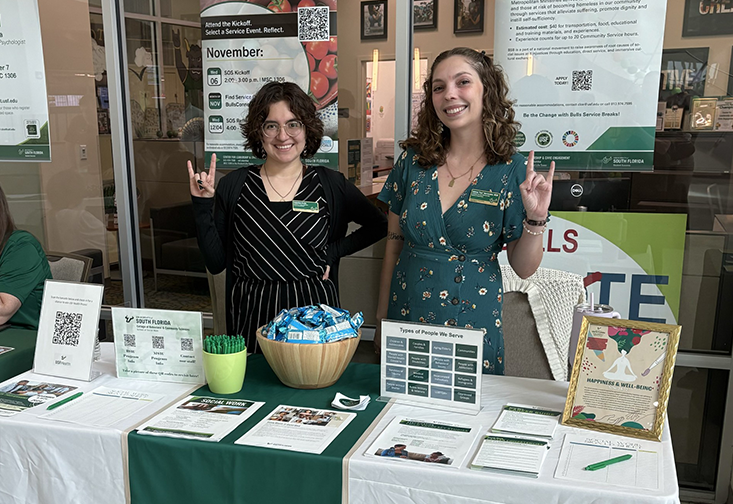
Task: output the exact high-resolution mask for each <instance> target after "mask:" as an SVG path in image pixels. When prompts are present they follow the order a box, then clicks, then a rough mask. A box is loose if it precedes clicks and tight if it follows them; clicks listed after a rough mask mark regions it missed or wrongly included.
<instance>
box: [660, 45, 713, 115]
mask: <svg viewBox="0 0 733 504" xmlns="http://www.w3.org/2000/svg"><path fill="white" fill-rule="evenodd" d="M708 51H709V49H708V48H707V47H695V48H690V49H665V50H664V51H662V68H661V76H660V78H659V101H666V100H667V99H668V98H669V97H671V96H673V95H678V94H681V95H684V96H687V97H693V96H704V95H705V80H706V79H707V74H708ZM687 101H689V100H687ZM678 105H680V106H681V105H682V104H678Z"/></svg>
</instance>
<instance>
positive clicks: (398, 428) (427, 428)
mask: <svg viewBox="0 0 733 504" xmlns="http://www.w3.org/2000/svg"><path fill="white" fill-rule="evenodd" d="M478 432H479V427H476V426H475V427H471V426H469V425H463V424H456V423H447V422H436V421H432V420H417V419H412V418H403V417H397V418H395V419H393V420H392V421H391V422H390V423H389V425H387V427H386V428H385V429H384V430H383V431H382V433H381V434H380V435H379V436H378V437H377V439H375V440H374V442H373V443H372V444H371V446H370V447H369V448H368V449H367V451H366V452H365V453H364V455H365V456H369V457H384V458H385V459H387V460H389V459H392V460H410V461H414V462H428V463H433V464H442V465H445V466H449V467H460V466H461V465H462V462H463V459H464V458H466V455H467V454H468V451H469V449H470V448H471V445H472V444H473V441H474V440H475V439H476V436H477V434H478Z"/></svg>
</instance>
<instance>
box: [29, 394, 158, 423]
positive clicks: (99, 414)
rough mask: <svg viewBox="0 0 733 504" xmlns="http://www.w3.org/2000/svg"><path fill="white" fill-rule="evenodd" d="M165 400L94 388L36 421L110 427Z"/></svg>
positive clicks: (146, 395) (155, 395) (152, 396)
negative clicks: (43, 420) (47, 420)
mask: <svg viewBox="0 0 733 504" xmlns="http://www.w3.org/2000/svg"><path fill="white" fill-rule="evenodd" d="M165 397H166V396H165V394H152V393H148V392H140V391H137V390H123V389H118V388H110V387H98V388H96V389H94V390H92V391H91V392H87V393H85V394H84V395H82V396H80V397H79V398H78V399H74V400H73V401H70V402H67V403H66V404H64V405H63V406H59V407H58V408H56V409H53V410H51V411H49V412H48V413H45V414H44V415H41V417H40V418H47V419H49V420H58V421H60V422H70V423H76V424H80V425H86V426H90V427H111V426H113V425H114V424H116V423H117V422H119V421H121V420H124V419H125V418H127V417H129V416H130V415H133V414H135V413H137V412H138V411H140V410H142V409H144V408H147V407H148V406H150V405H151V404H153V403H154V402H157V401H160V400H162V399H165Z"/></svg>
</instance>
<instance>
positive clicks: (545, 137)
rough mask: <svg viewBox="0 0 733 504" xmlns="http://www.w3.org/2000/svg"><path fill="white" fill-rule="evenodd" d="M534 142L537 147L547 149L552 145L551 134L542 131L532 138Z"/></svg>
mask: <svg viewBox="0 0 733 504" xmlns="http://www.w3.org/2000/svg"><path fill="white" fill-rule="evenodd" d="M534 141H535V143H536V144H537V145H538V146H539V147H543V148H544V147H549V145H550V144H551V143H552V133H550V132H549V131H547V130H542V131H540V132H539V133H537V135H536V136H535V137H534Z"/></svg>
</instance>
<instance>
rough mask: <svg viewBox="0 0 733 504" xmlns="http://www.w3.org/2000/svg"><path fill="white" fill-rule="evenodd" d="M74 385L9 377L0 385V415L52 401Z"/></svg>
mask: <svg viewBox="0 0 733 504" xmlns="http://www.w3.org/2000/svg"><path fill="white" fill-rule="evenodd" d="M75 389H76V387H72V386H71V385H64V384H61V383H50V382H46V381H37V380H28V379H24V378H20V379H18V378H11V379H10V380H8V381H6V382H5V383H3V384H2V385H0V417H4V416H12V415H15V414H16V413H20V412H21V411H23V410H26V409H28V408H32V407H34V406H38V405H39V404H43V403H46V402H49V401H53V400H54V399H56V398H57V397H60V396H62V395H64V394H66V393H67V392H70V391H72V390H75Z"/></svg>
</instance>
